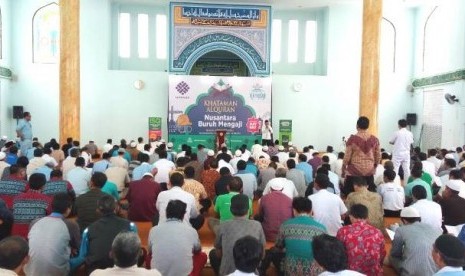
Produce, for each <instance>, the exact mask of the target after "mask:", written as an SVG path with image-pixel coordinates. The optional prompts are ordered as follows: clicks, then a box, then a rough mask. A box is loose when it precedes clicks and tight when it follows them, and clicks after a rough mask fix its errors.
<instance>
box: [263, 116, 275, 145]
mask: <svg viewBox="0 0 465 276" xmlns="http://www.w3.org/2000/svg"><path fill="white" fill-rule="evenodd" d="M272 135H273V128H272V127H271V125H270V121H268V120H265V124H264V125H263V126H262V145H264V146H265V145H266V146H268V145H270V144H271V142H272V140H273V137H272Z"/></svg>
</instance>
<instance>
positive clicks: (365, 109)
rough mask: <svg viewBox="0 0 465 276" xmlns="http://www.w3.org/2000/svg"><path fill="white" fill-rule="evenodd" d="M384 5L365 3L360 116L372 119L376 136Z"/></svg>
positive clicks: (378, 0) (368, 0) (366, 0)
mask: <svg viewBox="0 0 465 276" xmlns="http://www.w3.org/2000/svg"><path fill="white" fill-rule="evenodd" d="M382 5H383V1H382V0H364V1H363V35H362V68H361V76H360V106H359V114H360V116H366V117H368V118H369V119H370V128H369V131H370V132H371V133H372V134H374V135H378V99H379V52H380V41H381V19H382Z"/></svg>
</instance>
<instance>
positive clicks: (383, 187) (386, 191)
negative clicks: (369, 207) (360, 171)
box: [377, 169, 405, 217]
mask: <svg viewBox="0 0 465 276" xmlns="http://www.w3.org/2000/svg"><path fill="white" fill-rule="evenodd" d="M383 174H384V183H381V184H380V185H379V186H378V188H377V192H378V194H380V196H381V198H382V199H383V209H384V216H385V217H399V216H400V211H401V210H402V208H404V203H405V192H404V188H403V187H402V186H401V185H400V183H396V182H395V181H394V179H396V177H397V175H396V172H395V171H394V170H392V169H386V170H385V171H384V173H383Z"/></svg>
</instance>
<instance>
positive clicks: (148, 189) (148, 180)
mask: <svg viewBox="0 0 465 276" xmlns="http://www.w3.org/2000/svg"><path fill="white" fill-rule="evenodd" d="M160 192H161V188H160V184H158V183H157V182H155V180H153V175H152V174H151V173H145V174H144V175H143V177H142V179H141V180H136V181H132V182H131V183H129V191H128V194H127V196H126V199H127V200H128V202H129V214H128V218H129V220H131V221H152V220H153V219H154V217H155V215H158V211H157V208H156V206H155V203H156V202H157V198H158V194H159V193H160Z"/></svg>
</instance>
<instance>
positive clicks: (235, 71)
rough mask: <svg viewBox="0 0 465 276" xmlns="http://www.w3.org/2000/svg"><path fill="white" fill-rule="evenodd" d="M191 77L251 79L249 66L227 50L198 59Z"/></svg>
mask: <svg viewBox="0 0 465 276" xmlns="http://www.w3.org/2000/svg"><path fill="white" fill-rule="evenodd" d="M189 75H197V76H207V75H208V76H238V77H249V76H250V70H249V67H248V66H247V64H246V63H245V62H244V60H242V59H241V58H240V57H239V56H237V55H236V54H234V53H232V52H229V51H225V50H214V51H211V52H208V53H206V54H204V55H203V56H201V57H200V58H198V59H197V60H196V61H195V62H194V64H193V65H192V67H191V69H190V71H189Z"/></svg>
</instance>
